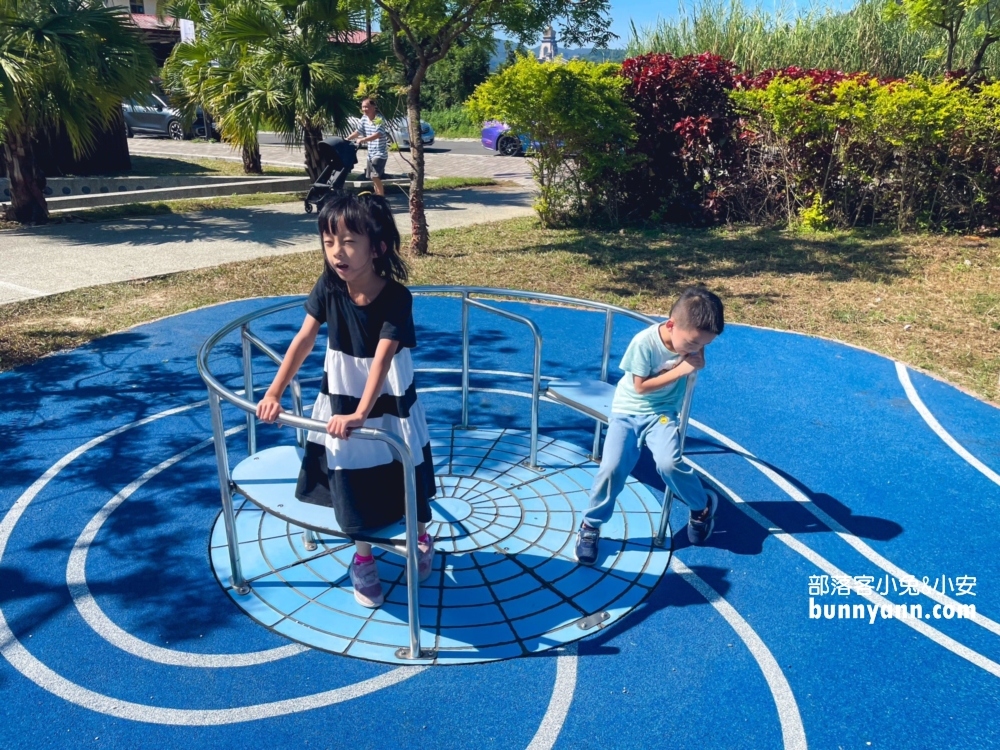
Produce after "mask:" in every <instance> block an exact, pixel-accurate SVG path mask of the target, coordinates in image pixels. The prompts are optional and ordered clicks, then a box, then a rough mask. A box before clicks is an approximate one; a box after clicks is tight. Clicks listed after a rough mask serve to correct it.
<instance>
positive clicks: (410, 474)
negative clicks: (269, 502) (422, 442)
mask: <svg viewBox="0 0 1000 750" xmlns="http://www.w3.org/2000/svg"><path fill="white" fill-rule="evenodd" d="M300 304H302V301H301V300H296V301H294V302H288V303H283V304H280V305H275V306H273V307H269V308H266V309H264V310H259V311H256V312H252V313H247V314H246V315H243V316H241V317H240V318H237V319H236V320H235V321H233V322H232V323H229V324H228V325H226V326H224V327H223V328H220V329H219V330H218V331H216V332H215V333H214V334H212V335H211V336H209V337H208V340H207V341H206V342H205V343H204V344H203V345H202V347H201V349H200V350H199V351H198V374H199V375H201V378H202V380H204V381H205V385H206V386H207V387H208V403H209V408H210V409H211V413H212V435H213V437H214V442H215V458H216V463H217V464H218V472H219V488H220V492H221V495H222V513H223V518H224V522H225V525H226V538H227V542H228V544H227V546H228V549H229V566H230V570H231V571H232V585H233V588H234V589H235V590H236V591H237V592H239V593H240V594H248V593H249V592H250V586H249V585H248V584H247V582H246V579H244V577H243V570H242V567H241V566H240V549H239V539H238V538H237V536H236V513H235V511H234V509H233V490H234V489H235V485H234V484H233V481H232V477H231V476H230V471H229V452H228V449H227V447H226V430H225V425H224V423H223V419H222V401H227V402H228V403H230V404H232V405H233V406H235V407H237V408H238V409H241V410H242V411H244V412H246V413H247V414H248V415H249V416H251V417H252V418H253V419H254V420H255V419H256V417H255V416H254V415H256V413H257V405H256V404H255V403H254V402H252V401H249V400H247V399H246V398H242V397H240V396H239V395H237V394H236V393H234V392H232V391H230V390H229V389H228V388H226V387H225V386H224V385H222V383H220V382H219V380H218V379H217V378H216V377H215V376H214V375H213V374H212V372H211V370H210V369H209V367H208V359H209V357H210V356H211V353H212V349H214V348H215V346H216V344H218V343H219V341H221V340H222V339H223V338H225V337H226V336H228V335H229V334H230V333H232V332H233V331H235V330H236V329H237V328H243V330H244V331H246V329H245V328H244V327H245V326H246V324H248V323H249V322H250V321H252V320H254V319H256V318H258V317H262V316H264V315H269V314H272V313H276V312H280V311H282V310H287V309H289V308H292V307H297V306H299V305H300ZM241 338H242V341H243V344H244V346H243V352H244V358H245V359H248V358H249V357H247V352H248V347H247V345H246V344H247V341H248V338H247V337H246V336H245V335H244V336H242V337H241ZM245 364H246V363H245V362H244V376H246V375H247V374H249V376H250V378H251V379H250V380H249V381H248V382H247V384H246V389H245V391H244V392H245V393H249V394H252V393H253V388H252V384H253V380H252V377H253V372H252V369H251V370H248V369H247V368H246V366H245ZM251 397H252V396H251ZM277 423H278V424H284V425H288V426H289V427H295V428H296V429H299V430H306V431H312V432H322V433H325V432H326V424H325V423H324V422H319V421H317V420H315V419H307V418H306V417H303V416H300V415H297V414H294V413H292V414H289V413H288V412H282V413H281V414H279V415H278V419H277ZM250 431H251V433H254V432H255V431H256V421H253V422H251V423H250ZM351 437H352V438H360V439H361V440H380V441H382V442H384V443H386V444H387V445H388V446H389V449H390V450H391V451H392V452H393V454H394V455H395V456H396V458H397V459H398V460H399V462H400V463H401V464H402V465H403V482H404V498H405V506H404V507H405V514H406V575H407V584H406V589H407V611H408V615H409V621H410V648H409V653H408V654H407V656H409V658H411V659H419V658H421V656H422V654H421V650H420V598H419V597H420V595H419V590H420V589H419V587H420V580H419V579H420V576H419V573H418V570H417V484H416V479H415V476H414V469H413V456H412V455H411V453H410V449H409V447H408V446H407V445H406V443H405V442H404V441H403V439H402V438H400V437H398V436H397V435H395V434H393V433H391V432H387V431H385V430H378V429H374V428H371V427H358V428H356V429H354V430H352V431H351ZM251 445H252V447H253V449H256V440H255V439H254V440H253V442H252V443H251ZM252 452H253V451H251V453H252Z"/></svg>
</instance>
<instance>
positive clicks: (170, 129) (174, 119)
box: [122, 94, 184, 141]
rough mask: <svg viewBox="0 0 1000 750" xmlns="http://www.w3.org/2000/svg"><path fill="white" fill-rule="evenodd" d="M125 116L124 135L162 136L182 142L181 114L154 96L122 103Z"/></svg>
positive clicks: (145, 96)
mask: <svg viewBox="0 0 1000 750" xmlns="http://www.w3.org/2000/svg"><path fill="white" fill-rule="evenodd" d="M122 114H124V115H125V133H126V135H128V137H129V138H131V137H132V136H133V135H134V134H136V133H140V134H146V135H162V136H166V137H167V138H172V139H173V140H175V141H181V140H184V123H183V122H182V121H181V113H180V112H178V111H177V110H176V109H174V108H173V107H171V106H170V105H169V104H167V103H166V102H165V101H163V100H162V99H161V98H160V97H158V96H157V95H156V94H146V95H144V96H138V97H136V98H134V99H126V100H125V101H124V102H122Z"/></svg>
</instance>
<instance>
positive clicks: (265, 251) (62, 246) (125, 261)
mask: <svg viewBox="0 0 1000 750" xmlns="http://www.w3.org/2000/svg"><path fill="white" fill-rule="evenodd" d="M390 198H391V201H392V204H393V208H394V209H395V213H396V223H397V225H398V226H399V229H400V231H401V232H403V233H405V234H409V231H410V220H409V216H408V214H407V207H406V198H405V196H403V195H402V194H400V193H398V192H397V193H396V195H390ZM532 201H533V196H532V193H531V191H530V190H529V189H527V188H526V187H525V188H521V187H517V188H497V187H488V188H469V189H464V190H452V191H442V192H432V193H428V194H427V196H426V206H427V222H428V225H429V226H430V228H431V229H432V230H434V229H446V228H449V227H459V226H466V225H469V224H479V223H483V222H489V221H500V220H503V219H509V218H513V217H516V216H527V215H530V214H531V213H532V209H531V204H532ZM317 247H319V241H318V239H317V233H316V214H306V213H305V212H304V211H303V208H302V204H301V203H299V202H295V203H284V204H277V205H269V206H255V207H252V208H240V209H227V210H217V211H201V212H196V213H189V214H180V215H166V216H150V217H143V218H134V219H122V220H116V221H107V222H98V223H94V224H55V225H50V226H44V227H32V228H26V229H17V230H8V231H0V304H4V303H8V302H15V301H18V300H24V299H30V298H32V297H41V296H44V295H47V294H55V293H57V292H65V291H69V290H71V289H79V288H81V287H86V286H94V285H97V284H108V283H111V282H115V281H127V280H130V279H140V278H145V277H148V276H157V275H160V274H165V273H175V272H177V271H186V270H190V269H193V268H206V267H210V266H216V265H219V264H221V263H230V262H233V261H238V260H248V259H251V258H260V257H264V256H269V255H281V254H286V253H294V252H301V251H303V250H308V249H310V248H317Z"/></svg>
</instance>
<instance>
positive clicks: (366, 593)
mask: <svg viewBox="0 0 1000 750" xmlns="http://www.w3.org/2000/svg"><path fill="white" fill-rule="evenodd" d="M351 585H353V586H354V599H355V600H356V601H357V603H358V604H360V605H361V606H362V607H368V608H369V609H375V608H376V607H381V606H382V603H383V602H384V601H385V595H384V594H383V593H382V582H381V581H380V580H379V578H378V566H377V565H376V564H375V560H374V559H372V561H371V562H366V563H360V564H359V563H358V562H356V561H354V560H351Z"/></svg>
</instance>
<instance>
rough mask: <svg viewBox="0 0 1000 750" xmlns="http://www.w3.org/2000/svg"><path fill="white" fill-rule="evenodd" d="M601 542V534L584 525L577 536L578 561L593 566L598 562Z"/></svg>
mask: <svg viewBox="0 0 1000 750" xmlns="http://www.w3.org/2000/svg"><path fill="white" fill-rule="evenodd" d="M600 541H601V532H600V530H599V529H594V528H591V527H590V526H588V525H587V524H585V523H583V524H580V530H579V531H578V532H577V534H576V561H577V562H578V563H582V564H583V565H593V564H594V563H595V562H597V544H598V542H600Z"/></svg>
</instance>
